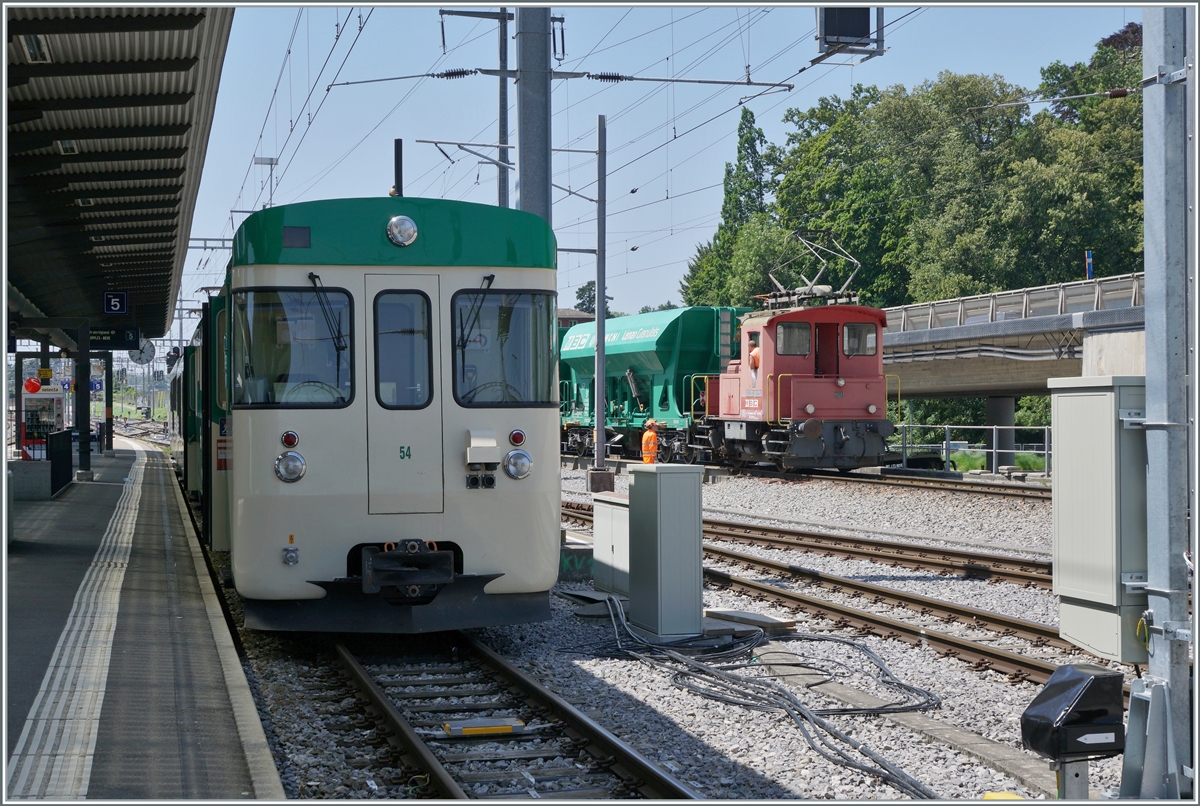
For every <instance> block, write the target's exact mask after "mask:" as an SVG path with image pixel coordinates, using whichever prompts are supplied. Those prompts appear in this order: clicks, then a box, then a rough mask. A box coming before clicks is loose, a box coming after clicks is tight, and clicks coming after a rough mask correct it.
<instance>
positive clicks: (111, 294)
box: [104, 291, 129, 316]
mask: <svg viewBox="0 0 1200 806" xmlns="http://www.w3.org/2000/svg"><path fill="white" fill-rule="evenodd" d="M104 312H105V313H107V314H112V315H113V316H128V315H129V295H128V294H127V293H126V292H124V291H105V292H104Z"/></svg>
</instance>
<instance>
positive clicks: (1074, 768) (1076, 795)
mask: <svg viewBox="0 0 1200 806" xmlns="http://www.w3.org/2000/svg"><path fill="white" fill-rule="evenodd" d="M1050 766H1051V768H1052V769H1053V770H1054V775H1055V778H1056V779H1057V780H1056V782H1057V785H1058V799H1059V800H1087V799H1088V762H1087V759H1083V760H1076V761H1054V762H1051V764H1050Z"/></svg>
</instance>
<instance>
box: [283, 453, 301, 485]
mask: <svg viewBox="0 0 1200 806" xmlns="http://www.w3.org/2000/svg"><path fill="white" fill-rule="evenodd" d="M306 467H307V466H306V464H305V462H304V457H303V456H301V455H300V454H298V453H296V452H295V451H284V452H283V453H281V454H279V456H277V457H276V458H275V475H276V476H278V477H279V480H280V481H284V482H287V483H288V484H291V483H292V482H293V481H300V479H302V478H304V471H305V469H306Z"/></svg>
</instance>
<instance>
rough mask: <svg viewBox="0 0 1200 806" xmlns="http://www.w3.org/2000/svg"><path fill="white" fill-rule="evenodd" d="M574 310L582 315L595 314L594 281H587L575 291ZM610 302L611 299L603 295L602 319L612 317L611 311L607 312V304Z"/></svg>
mask: <svg viewBox="0 0 1200 806" xmlns="http://www.w3.org/2000/svg"><path fill="white" fill-rule="evenodd" d="M575 299H576V303H575V310H577V311H583V312H584V313H591V314H594V313H595V312H596V281H595V280H588V281H587V282H586V283H584V284H583V285H581V286H579V288H577V289H575ZM610 302H612V297H610V296H609V295H608V294H605V295H604V318H605V319H608V318H611V317H612V315H613V314H612V311H610V310H609V307H608V303H610Z"/></svg>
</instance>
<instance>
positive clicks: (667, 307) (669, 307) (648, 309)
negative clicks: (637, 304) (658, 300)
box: [638, 300, 679, 313]
mask: <svg viewBox="0 0 1200 806" xmlns="http://www.w3.org/2000/svg"><path fill="white" fill-rule="evenodd" d="M678 307H679V306H678V305H676V304H675V303H674V302H671V301H670V300H667V301H666V302H664V303H663V304H662V305H643V306H642V307H641V309H640V310H639V311H638V313H654V312H655V311H673V310H675V309H676V308H678Z"/></svg>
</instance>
